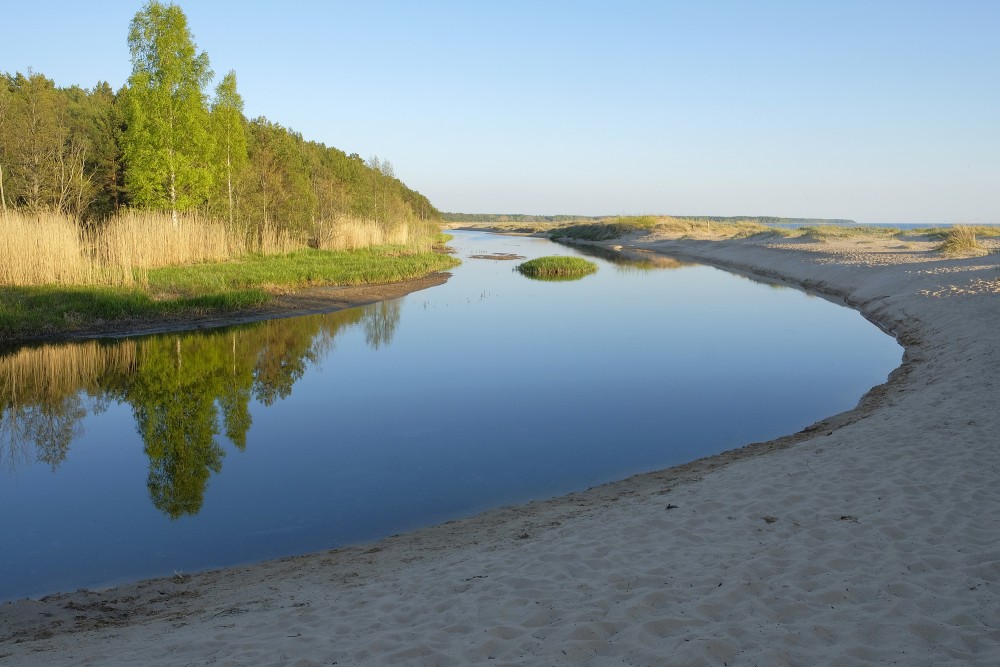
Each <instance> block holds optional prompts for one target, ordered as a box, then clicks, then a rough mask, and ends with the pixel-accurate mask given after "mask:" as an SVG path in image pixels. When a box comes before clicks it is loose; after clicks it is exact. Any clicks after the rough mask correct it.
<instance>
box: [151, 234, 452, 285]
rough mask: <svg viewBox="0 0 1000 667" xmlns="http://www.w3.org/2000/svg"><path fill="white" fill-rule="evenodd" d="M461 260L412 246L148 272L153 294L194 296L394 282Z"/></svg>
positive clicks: (256, 257) (316, 252)
mask: <svg viewBox="0 0 1000 667" xmlns="http://www.w3.org/2000/svg"><path fill="white" fill-rule="evenodd" d="M457 264H458V260H456V259H454V258H452V257H449V256H447V255H443V254H441V253H437V252H431V251H424V250H420V249H415V248H412V247H407V246H382V247H377V248H363V249H360V250H336V251H335V250H313V249H305V250H297V251H295V252H293V253H289V254H287V255H278V256H264V255H254V256H251V257H244V258H243V259H240V260H237V261H233V262H225V263H214V264H196V265H194V266H183V267H164V268H159V269H153V270H151V271H150V272H149V289H150V291H152V292H153V293H154V294H175V295H178V296H192V295H201V294H212V293H216V292H223V291H234V290H246V289H250V288H263V289H270V290H276V291H283V290H294V289H300V288H302V287H308V286H312V285H364V284H369V283H389V282H398V281H401V280H409V279H411V278H418V277H420V276H425V275H427V274H428V273H433V272H435V271H444V270H446V269H450V268H452V267H454V266H456V265H457Z"/></svg>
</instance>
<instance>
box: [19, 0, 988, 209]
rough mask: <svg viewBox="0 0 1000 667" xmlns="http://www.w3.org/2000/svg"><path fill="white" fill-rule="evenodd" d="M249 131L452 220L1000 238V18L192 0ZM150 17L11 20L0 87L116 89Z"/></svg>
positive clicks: (129, 11)
mask: <svg viewBox="0 0 1000 667" xmlns="http://www.w3.org/2000/svg"><path fill="white" fill-rule="evenodd" d="M177 4H179V5H180V6H181V8H182V9H183V10H184V13H185V14H186V15H187V17H188V22H189V25H190V28H191V32H192V33H193V35H194V40H195V42H196V44H197V46H198V48H199V49H200V50H202V51H205V52H207V53H208V56H209V59H210V62H211V64H212V69H213V70H214V71H215V73H216V76H217V79H221V77H222V76H223V75H225V74H226V72H228V71H230V70H235V72H236V75H237V78H238V82H239V91H240V93H241V94H242V95H243V97H244V100H245V104H246V107H245V113H246V115H247V116H248V117H251V118H253V117H257V116H266V117H267V118H268V119H270V120H272V121H274V122H277V123H280V124H281V125H284V126H285V127H290V128H292V129H294V130H295V131H297V132H300V133H301V134H302V135H303V136H304V137H305V138H306V139H309V140H314V141H319V142H323V143H325V144H326V145H328V146H335V147H337V148H339V149H341V150H344V151H346V152H347V153H358V154H360V155H361V156H363V157H366V158H367V157H370V156H372V155H377V156H378V157H379V158H380V159H387V160H389V161H390V162H391V163H392V165H393V167H394V169H395V172H396V175H397V176H398V177H399V178H400V179H401V180H403V181H404V182H405V183H406V184H407V185H408V186H410V187H411V188H413V189H415V190H418V191H420V192H422V193H423V194H424V195H426V196H427V197H428V198H429V199H430V200H431V202H432V203H433V204H434V205H435V206H437V207H438V208H439V209H440V210H442V211H453V212H476V213H528V214H537V215H553V214H580V215H623V214H627V215H633V214H672V215H772V216H785V217H822V218H847V219H853V220H857V221H859V222H888V223H904V222H917V223H975V224H979V223H1000V39H998V38H997V35H1000V2H997V1H994V0H983V1H973V0H940V1H938V2H924V1H921V0H891V1H890V0H857V1H855V0H837V1H836V2H820V1H818V0H817V1H812V0H795V1H779V0H757V1H755V2H747V1H745V0H733V1H722V0H699V1H693V0H688V1H684V2H672V1H670V0H659V1H656V0H650V1H638V0H606V1H602V2H597V1H592V0H531V1H527V2H522V1H521V0H504V2H479V1H477V0H466V1H464V2H459V1H454V2H445V1H435V0H424V1H419V2H418V1H416V0H413V1H409V2H407V1H399V2H388V1H379V0H361V1H359V0H352V1H351V2H340V1H337V0H328V1H325V2H324V1H304V0H303V1H298V0H285V1H284V2H279V3H276V2H273V1H268V2H263V1H259V0H243V1H241V2H239V3H235V2H233V3H230V2H219V1H218V0H180V1H179V2H177ZM142 5H143V2H140V1H138V0H102V1H101V2H79V0H73V1H61V0H33V2H31V3H27V2H19V3H4V6H2V7H0V16H2V17H3V26H4V27H3V28H0V35H2V36H0V71H6V72H11V73H13V72H18V71H20V72H26V71H27V70H28V68H31V69H33V70H34V71H35V72H38V73H41V74H44V75H46V76H48V77H49V78H51V79H53V80H55V82H56V84H57V85H60V86H69V85H73V84H79V85H82V86H85V87H92V86H93V85H94V84H96V83H97V82H98V81H108V82H109V83H111V85H112V86H113V87H115V88H116V89H117V88H118V87H120V86H121V85H123V84H124V83H125V81H126V80H127V78H128V76H129V74H130V72H131V63H130V60H129V52H128V46H127V43H126V37H127V32H128V25H129V22H130V21H131V19H132V17H133V16H134V15H135V13H136V12H137V11H139V10H140V9H141V8H142Z"/></svg>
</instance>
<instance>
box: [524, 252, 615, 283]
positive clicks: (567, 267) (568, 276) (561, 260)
mask: <svg viewBox="0 0 1000 667" xmlns="http://www.w3.org/2000/svg"><path fill="white" fill-rule="evenodd" d="M515 268H516V270H517V271H518V272H520V273H521V274H522V275H525V276H528V277H529V278H537V279H540V280H577V279H579V278H583V277H584V276H589V275H590V274H591V273H595V272H597V264H596V263H594V262H591V261H590V260H587V259H584V258H582V257H563V256H555V255H553V256H549V257H539V258H537V259H531V260H528V261H527V262H523V263H522V264H518V265H517V266H516V267H515Z"/></svg>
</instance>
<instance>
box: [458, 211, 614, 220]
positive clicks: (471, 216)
mask: <svg viewBox="0 0 1000 667" xmlns="http://www.w3.org/2000/svg"><path fill="white" fill-rule="evenodd" d="M441 217H442V218H443V219H444V221H445V222H575V221H578V220H603V219H604V217H605V216H592V215H523V214H520V213H442V214H441Z"/></svg>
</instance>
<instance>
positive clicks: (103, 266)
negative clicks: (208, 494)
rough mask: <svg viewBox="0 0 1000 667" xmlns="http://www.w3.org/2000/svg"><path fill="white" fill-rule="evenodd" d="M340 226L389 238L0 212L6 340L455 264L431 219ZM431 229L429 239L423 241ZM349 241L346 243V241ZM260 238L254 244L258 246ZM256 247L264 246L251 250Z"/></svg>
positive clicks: (0, 324) (219, 309)
mask: <svg viewBox="0 0 1000 667" xmlns="http://www.w3.org/2000/svg"><path fill="white" fill-rule="evenodd" d="M350 228H351V227H350V225H341V231H340V232H339V233H340V237H339V238H340V241H338V242H339V243H341V244H342V245H345V246H350V245H351V244H353V243H356V242H362V241H364V242H373V241H377V240H384V239H392V240H394V241H398V242H397V243H393V244H387V245H379V246H376V247H364V248H360V249H352V250H345V249H341V250H329V249H317V248H314V247H310V244H312V245H319V246H320V247H321V248H322V247H323V245H324V244H325V243H327V244H328V243H332V241H331V240H330V239H331V238H333V236H332V235H327V238H326V241H323V240H322V239H321V240H320V241H319V242H317V240H316V239H315V238H312V239H304V238H303V239H301V242H299V241H296V240H295V239H294V238H293V235H292V234H290V233H284V232H277V231H275V230H264V233H262V234H257V235H256V240H255V241H253V239H250V238H249V237H248V236H247V235H246V234H245V233H243V232H241V231H239V230H235V231H234V230H232V229H229V228H227V227H226V225H224V224H222V223H218V222H212V221H198V220H197V219H195V218H194V217H191V218H188V219H184V220H182V222H181V225H180V226H179V227H174V225H173V223H172V222H170V218H169V216H163V215H137V214H128V215H126V216H123V217H121V218H119V219H116V220H113V221H111V222H110V223H108V224H106V225H104V226H102V227H101V228H97V229H85V228H81V226H80V225H79V224H77V222H76V221H74V220H72V219H70V218H66V217H64V216H54V215H46V214H43V215H38V216H33V215H26V214H21V213H13V214H10V213H9V214H6V215H0V342H12V341H16V340H20V339H24V338H29V337H39V336H54V335H59V334H61V333H65V332H68V331H72V330H80V329H86V328H92V327H99V326H101V325H102V324H103V323H107V322H113V321H118V322H121V321H123V320H124V321H128V320H136V321H155V320H158V319H164V318H183V317H185V316H190V315H202V314H207V313H226V312H233V311H239V310H246V309H248V308H253V307H255V306H259V305H262V304H264V303H266V302H267V301H268V300H270V298H271V294H272V293H274V292H282V291H291V290H295V289H300V288H302V287H307V286H311V285H362V284H374V283H387V282H397V281H402V280H408V279H411V278H417V277H420V276H424V275H427V274H429V273H433V272H435V271H442V270H446V269H449V268H452V267H454V266H455V265H457V264H458V263H459V262H458V260H456V259H454V258H453V257H450V256H448V255H447V254H443V253H441V252H435V251H434V250H433V247H434V245H435V243H437V244H440V243H443V242H444V238H443V237H436V236H435V234H433V233H430V232H432V231H433V230H432V229H431V228H429V227H427V226H426V225H423V226H422V227H419V228H418V226H415V225H411V226H407V225H396V226H395V227H393V228H392V229H389V230H386V229H384V228H382V227H379V226H376V225H362V224H358V225H355V226H354V228H353V229H354V233H353V235H345V234H346V232H345V231H344V230H348V229H350ZM421 229H422V230H423V233H422V236H416V233H417V231H420V230H421ZM348 236H350V238H348ZM251 241H253V242H251ZM254 248H256V249H257V250H258V252H251V250H253V249H254Z"/></svg>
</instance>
